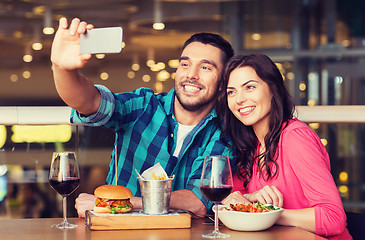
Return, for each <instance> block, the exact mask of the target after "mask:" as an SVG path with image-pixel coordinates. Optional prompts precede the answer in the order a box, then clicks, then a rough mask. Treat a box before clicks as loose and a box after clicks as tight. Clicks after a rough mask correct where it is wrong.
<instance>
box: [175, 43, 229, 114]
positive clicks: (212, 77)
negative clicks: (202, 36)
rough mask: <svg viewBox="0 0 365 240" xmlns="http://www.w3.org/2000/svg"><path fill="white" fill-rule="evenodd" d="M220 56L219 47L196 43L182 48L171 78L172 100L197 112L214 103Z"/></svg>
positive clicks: (220, 69) (220, 61)
mask: <svg viewBox="0 0 365 240" xmlns="http://www.w3.org/2000/svg"><path fill="white" fill-rule="evenodd" d="M222 54H223V52H222V51H221V50H220V49H219V48H217V47H214V46H212V45H208V44H203V43H200V42H192V43H190V44H189V45H188V46H187V47H186V48H185V49H184V51H183V52H182V54H181V57H180V63H179V67H178V68H177V71H176V75H175V91H176V98H177V100H178V103H179V104H180V105H181V106H182V107H183V108H184V109H186V110H188V111H199V110H200V109H202V108H203V107H212V106H213V105H214V104H215V101H216V99H217V95H218V94H217V92H218V79H219V77H220V76H221V72H222V69H223V64H222V60H221V59H222Z"/></svg>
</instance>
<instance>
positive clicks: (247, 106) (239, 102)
mask: <svg viewBox="0 0 365 240" xmlns="http://www.w3.org/2000/svg"><path fill="white" fill-rule="evenodd" d="M271 99H272V93H271V90H270V88H269V86H268V85H267V83H266V82H264V81H263V80H262V79H260V78H259V76H257V74H256V71H255V70H254V69H253V68H252V67H249V66H247V67H240V68H236V69H235V70H233V71H232V72H231V74H230V76H229V80H228V85H227V101H228V107H229V109H230V110H231V111H232V113H233V114H234V115H235V116H236V118H237V119H238V120H240V121H241V122H242V123H243V124H244V125H246V126H252V127H253V129H254V130H255V132H256V134H257V130H258V129H261V130H260V132H261V131H263V130H264V131H266V132H267V130H268V127H269V114H270V109H271Z"/></svg>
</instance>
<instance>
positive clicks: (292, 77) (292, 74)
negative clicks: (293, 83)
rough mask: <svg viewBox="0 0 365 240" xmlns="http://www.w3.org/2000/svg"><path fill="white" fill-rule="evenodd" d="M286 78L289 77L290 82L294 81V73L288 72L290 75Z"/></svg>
mask: <svg viewBox="0 0 365 240" xmlns="http://www.w3.org/2000/svg"><path fill="white" fill-rule="evenodd" d="M286 77H287V78H288V79H289V80H293V79H294V73H292V72H288V74H287V75H286Z"/></svg>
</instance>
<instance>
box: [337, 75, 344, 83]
mask: <svg viewBox="0 0 365 240" xmlns="http://www.w3.org/2000/svg"><path fill="white" fill-rule="evenodd" d="M342 82H343V78H342V77H341V76H336V77H335V83H336V84H341V83H342Z"/></svg>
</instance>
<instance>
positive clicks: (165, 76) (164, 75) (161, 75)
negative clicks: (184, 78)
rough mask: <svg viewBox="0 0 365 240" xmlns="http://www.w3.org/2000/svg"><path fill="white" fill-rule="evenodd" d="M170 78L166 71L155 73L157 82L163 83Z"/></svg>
mask: <svg viewBox="0 0 365 240" xmlns="http://www.w3.org/2000/svg"><path fill="white" fill-rule="evenodd" d="M169 78H170V73H169V72H167V71H166V70H162V71H161V72H159V73H157V76H156V79H157V80H158V81H161V82H164V81H167V79H169Z"/></svg>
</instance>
